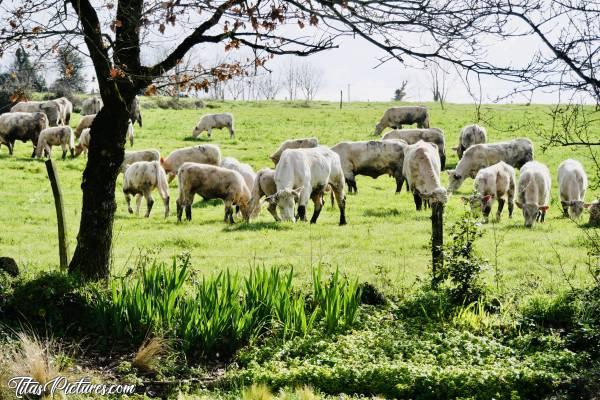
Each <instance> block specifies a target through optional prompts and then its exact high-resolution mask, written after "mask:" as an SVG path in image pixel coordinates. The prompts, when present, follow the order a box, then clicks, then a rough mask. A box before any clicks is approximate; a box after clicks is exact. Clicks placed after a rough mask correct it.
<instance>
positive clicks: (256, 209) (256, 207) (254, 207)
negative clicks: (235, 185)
mask: <svg viewBox="0 0 600 400" xmlns="http://www.w3.org/2000/svg"><path fill="white" fill-rule="evenodd" d="M263 173H264V170H262V169H261V170H260V171H258V173H257V174H256V178H254V185H253V187H252V192H251V193H250V201H249V202H248V214H249V215H250V218H256V217H257V216H258V214H259V213H260V206H261V204H260V198H261V197H262V195H263V194H264V193H263V192H262V190H261V188H260V178H261V177H262V174H263Z"/></svg>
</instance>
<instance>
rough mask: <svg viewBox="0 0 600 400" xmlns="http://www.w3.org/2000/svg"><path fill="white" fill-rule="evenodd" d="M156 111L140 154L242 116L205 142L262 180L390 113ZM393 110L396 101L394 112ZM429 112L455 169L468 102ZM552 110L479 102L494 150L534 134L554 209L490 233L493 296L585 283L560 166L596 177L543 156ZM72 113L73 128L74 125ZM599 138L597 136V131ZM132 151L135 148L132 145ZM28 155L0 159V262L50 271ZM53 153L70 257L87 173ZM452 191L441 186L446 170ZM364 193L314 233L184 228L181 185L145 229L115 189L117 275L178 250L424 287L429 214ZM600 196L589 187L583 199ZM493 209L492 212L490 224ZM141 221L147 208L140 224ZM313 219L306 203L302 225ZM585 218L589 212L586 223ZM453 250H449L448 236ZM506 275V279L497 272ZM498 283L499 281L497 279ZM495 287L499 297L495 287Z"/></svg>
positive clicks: (47, 219) (50, 220)
mask: <svg viewBox="0 0 600 400" xmlns="http://www.w3.org/2000/svg"><path fill="white" fill-rule="evenodd" d="M146 103H153V101H152V99H143V100H142V105H143V109H142V112H143V118H144V127H143V128H139V127H138V126H137V125H136V126H135V146H134V147H133V149H137V150H141V149H148V148H156V149H158V150H160V152H161V155H163V156H166V155H168V154H169V153H170V152H171V151H172V150H174V149H176V148H180V147H186V146H191V145H194V144H199V143H205V142H207V141H208V139H207V138H206V134H205V133H204V134H203V135H202V136H201V138H200V139H198V140H194V139H192V138H191V133H192V129H193V127H194V125H195V123H196V121H197V120H198V119H199V117H200V116H201V115H202V114H204V113H209V112H231V113H233V114H234V116H235V119H236V120H235V123H236V138H235V139H234V140H230V139H229V134H228V132H227V130H216V131H213V136H212V139H211V140H210V142H211V143H213V144H217V145H219V146H220V148H221V151H222V154H223V156H224V157H225V156H232V157H236V158H237V159H239V160H240V161H241V162H245V163H249V164H250V165H252V167H254V169H255V171H258V170H259V169H260V168H263V167H271V168H272V167H273V165H272V162H271V161H270V160H269V158H268V155H269V154H271V153H272V152H273V151H274V150H275V149H276V148H277V147H278V145H279V144H280V143H281V142H282V141H284V140H286V139H289V138H299V137H309V136H317V137H318V138H319V140H320V142H321V144H325V145H334V144H336V143H338V142H340V141H344V140H370V139H373V136H371V134H372V132H373V129H374V126H375V124H376V123H377V121H378V120H379V118H380V117H381V115H382V114H383V112H384V111H385V110H386V109H387V108H388V107H390V106H392V105H393V104H392V103H346V104H344V106H343V109H342V110H339V108H338V104H336V103H321V102H315V103H311V104H310V105H305V104H303V103H289V102H213V103H210V105H211V106H212V107H214V108H211V109H207V108H205V109H201V110H191V109H185V110H164V109H160V108H147V107H144V104H146ZM395 104H397V103H394V105H395ZM427 106H428V107H429V108H430V115H431V126H432V127H440V128H442V129H443V130H444V132H445V134H446V153H447V156H448V161H447V168H453V167H454V165H455V164H456V162H457V157H456V154H455V153H454V152H453V151H452V149H451V148H452V147H453V146H455V145H456V144H457V143H458V134H459V132H460V129H461V128H462V127H463V126H464V125H466V124H468V123H473V122H474V121H475V119H474V118H475V109H474V106H472V105H454V104H449V105H447V106H446V109H445V110H442V109H441V108H440V107H439V105H438V104H432V103H430V104H427ZM548 110H549V106H544V105H531V106H525V105H484V106H482V117H483V118H484V120H485V121H487V122H482V124H483V125H484V126H486V128H487V129H488V136H489V141H491V142H493V141H500V140H504V139H510V138H515V137H528V138H530V139H531V140H532V141H533V142H534V144H535V158H536V159H537V160H539V161H541V162H543V163H545V164H547V165H548V167H549V168H550V171H551V173H552V175H553V176H552V178H553V191H552V206H551V208H550V210H549V214H548V215H547V218H546V223H545V224H541V225H540V224H538V225H536V226H535V227H534V228H533V229H526V228H524V227H523V217H522V215H521V212H520V209H518V208H517V207H515V213H514V217H513V219H512V220H509V219H508V214H507V210H506V208H505V210H504V214H503V219H502V221H501V222H500V223H497V224H494V223H490V224H488V225H487V226H485V229H484V231H485V234H484V236H483V238H482V239H481V240H480V241H479V242H478V251H479V253H480V254H481V255H482V256H483V257H484V258H486V259H488V260H489V261H490V264H491V265H492V268H490V269H489V270H488V271H486V283H487V284H489V286H492V287H498V288H500V289H501V290H504V289H511V290H512V289H516V290H532V289H533V290H543V291H554V290H556V289H557V288H558V287H561V286H565V285H567V284H568V283H567V280H569V281H570V282H571V284H573V285H575V286H580V285H581V284H583V283H584V282H585V281H586V280H587V279H589V278H588V275H587V273H586V260H587V254H586V250H585V248H584V247H583V244H582V236H583V233H582V232H583V231H582V229H584V228H581V227H579V226H577V224H576V223H574V222H573V221H571V220H569V219H566V218H563V217H562V216H561V215H562V213H561V208H560V202H559V200H558V193H557V191H556V169H557V167H558V165H559V163H560V162H561V161H562V160H564V159H566V158H576V159H578V160H580V161H581V162H582V163H583V164H584V166H586V167H589V165H590V164H589V161H588V160H587V159H586V156H585V154H586V153H585V152H584V151H581V150H579V151H576V150H573V149H569V148H550V149H548V150H547V151H545V152H543V151H542V149H541V145H542V144H543V143H544V142H543V139H541V138H540V137H539V136H538V132H539V130H541V129H548V128H549V127H550V124H551V119H550V117H549V116H548V115H547V112H548ZM78 120H79V115H78V114H74V117H73V118H72V121H71V125H72V126H73V127H74V126H76V123H77V121H78ZM597 129H598V130H600V127H597ZM127 149H128V150H129V149H130V147H129V145H127ZM30 154H31V144H30V143H27V144H23V143H21V142H18V143H17V144H16V146H15V155H14V156H12V157H10V156H9V155H8V152H7V150H6V147H3V148H2V149H0V171H2V172H1V176H2V178H1V179H0V196H1V198H2V200H3V211H4V212H3V213H2V214H3V215H2V233H0V254H1V255H5V256H11V257H14V258H15V259H16V260H17V262H18V263H19V265H21V266H23V267H24V268H25V271H28V272H37V271H41V270H54V269H57V268H58V267H57V265H58V250H57V236H56V215H55V209H54V204H53V199H52V194H51V188H50V184H49V182H48V179H47V175H46V170H45V166H44V164H43V162H42V161H40V160H32V159H31V158H29V156H30ZM59 155H60V151H54V157H55V159H56V164H57V166H58V173H59V178H60V181H61V186H62V190H63V195H64V199H65V210H66V215H67V228H68V235H69V243H70V250H71V252H72V251H73V249H74V248H75V243H76V235H77V231H78V224H79V216H80V211H81V210H80V209H81V190H80V187H79V186H80V181H81V172H82V171H83V169H84V166H85V158H84V157H83V156H82V157H79V158H77V159H69V158H67V159H66V160H64V161H63V160H60V158H59ZM442 180H443V183H444V185H446V184H447V175H446V173H445V172H443V173H442ZM357 184H358V189H359V193H358V195H349V196H348V197H347V219H348V225H347V226H344V227H340V226H338V225H337V222H338V216H339V214H338V210H337V208H336V209H332V208H330V202H329V198H327V205H326V207H325V208H324V210H323V212H322V213H321V216H320V218H319V221H318V223H317V224H316V225H310V224H308V223H306V224H305V223H297V224H295V225H294V224H291V223H276V222H274V221H273V219H272V217H271V215H270V214H269V213H268V212H267V211H266V209H265V207H263V210H262V213H261V215H260V216H259V217H258V218H257V219H255V220H252V221H251V222H250V223H249V224H244V223H240V222H237V223H236V224H235V225H233V226H230V225H227V224H225V223H223V222H222V221H223V212H224V210H223V205H222V202H221V201H202V200H201V199H200V198H199V197H196V203H195V204H194V207H193V219H192V221H191V222H190V223H188V222H184V223H177V221H176V216H175V215H174V214H175V213H174V210H175V200H176V198H177V195H178V191H177V184H176V181H173V182H172V184H171V187H170V194H171V210H172V212H171V216H170V217H169V218H168V219H166V220H164V219H163V216H162V214H163V206H162V202H161V201H159V200H160V199H159V197H158V194H157V193H156V192H155V195H154V198H155V200H156V202H155V205H154V209H153V211H152V214H151V216H150V218H149V219H145V218H143V217H138V216H135V215H129V214H128V213H127V207H126V203H125V199H124V196H123V194H122V192H121V187H122V175H121V176H120V177H119V178H118V184H117V188H118V189H117V193H116V197H117V204H118V210H117V214H116V220H115V225H114V245H113V269H112V272H113V274H115V275H122V274H123V273H124V272H125V271H126V270H127V269H128V268H130V267H131V266H132V265H133V262H134V260H135V259H136V258H137V257H138V255H139V254H140V252H141V253H143V254H148V252H150V253H151V254H153V255H155V256H156V257H157V258H159V259H161V260H168V259H170V258H171V257H172V256H173V255H177V254H179V253H181V252H189V253H190V254H191V260H192V264H193V265H194V267H195V269H196V270H197V271H198V272H199V273H201V274H213V273H215V272H217V271H220V270H224V269H230V270H232V271H239V272H241V273H242V274H243V273H244V272H245V271H247V270H248V269H249V267H251V266H255V265H264V266H267V267H268V266H273V265H280V266H293V267H294V271H295V273H296V274H297V275H298V278H299V280H298V281H300V282H303V281H306V280H308V279H309V277H310V271H311V266H314V265H317V264H320V265H322V267H323V268H324V269H325V270H327V269H334V268H336V267H339V269H340V271H342V272H344V273H346V274H348V275H350V276H356V277H358V279H359V280H360V281H365V280H366V281H371V282H378V281H380V280H381V279H382V277H385V278H386V279H389V280H391V282H392V283H393V287H394V288H395V289H399V288H409V287H411V286H413V285H414V284H415V282H416V280H417V278H426V274H427V270H428V266H429V264H430V249H429V240H430V231H431V223H430V211H429V210H426V211H422V212H417V211H415V209H414V204H413V199H412V195H411V194H409V193H407V192H405V191H404V190H403V192H402V193H401V194H399V195H397V194H395V193H394V190H395V183H394V180H393V178H391V177H387V176H382V177H380V178H378V179H377V180H373V179H371V178H369V177H364V176H359V177H358V180H357ZM472 184H473V181H472V180H471V179H467V180H466V181H465V183H464V184H463V186H462V187H461V189H460V191H459V193H456V194H455V195H454V196H453V197H451V198H450V200H449V202H448V204H447V207H446V214H445V224H446V228H447V227H448V226H449V225H450V224H452V223H453V222H455V221H456V220H458V219H459V218H460V216H461V215H462V214H463V212H464V211H465V210H466V207H465V206H464V205H463V203H462V201H461V199H460V195H466V194H469V193H470V192H471V190H472ZM595 195H597V193H594V192H593V191H592V190H589V191H588V193H587V196H586V201H591V200H593V199H594V198H595ZM495 207H496V205H494V210H493V213H495ZM144 211H145V202H143V204H142V209H141V214H142V215H143V212H144ZM311 213H312V204H311V203H309V210H308V216H309V217H310V215H311ZM586 220H587V215H585V214H584V219H583V220H582V221H580V222H584V221H586ZM446 240H448V239H446ZM498 273H499V274H498ZM498 277H499V281H498ZM496 284H498V286H497V285H496Z"/></svg>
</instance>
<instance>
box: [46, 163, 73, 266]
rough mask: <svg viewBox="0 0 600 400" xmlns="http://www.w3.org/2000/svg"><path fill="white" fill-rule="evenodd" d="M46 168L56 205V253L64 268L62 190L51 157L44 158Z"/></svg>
mask: <svg viewBox="0 0 600 400" xmlns="http://www.w3.org/2000/svg"><path fill="white" fill-rule="evenodd" d="M46 170H47V171H48V179H50V185H51V186H52V194H53V195H54V206H55V207H56V219H57V221H58V255H59V257H60V269H62V270H66V269H67V267H68V266H69V260H68V257H69V256H68V254H69V247H68V242H67V225H66V221H65V209H64V206H63V198H62V191H61V190H60V183H59V181H58V175H56V167H55V166H54V161H53V160H52V159H48V160H46Z"/></svg>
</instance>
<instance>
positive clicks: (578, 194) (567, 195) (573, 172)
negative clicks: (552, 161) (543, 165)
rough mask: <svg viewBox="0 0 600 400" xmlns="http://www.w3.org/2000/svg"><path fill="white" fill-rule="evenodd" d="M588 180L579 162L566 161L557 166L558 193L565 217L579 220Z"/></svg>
mask: <svg viewBox="0 0 600 400" xmlns="http://www.w3.org/2000/svg"><path fill="white" fill-rule="evenodd" d="M587 187H588V179H587V175H586V174H585V170H584V169H583V165H581V163H580V162H579V161H576V160H573V159H568V160H565V161H563V162H562V163H560V165H559V166H558V192H559V195H560V204H561V205H562V208H563V214H564V216H565V217H568V216H569V215H570V216H571V218H579V216H580V215H581V213H582V212H583V209H584V205H585V204H584V202H583V201H584V198H585V192H586V190H587Z"/></svg>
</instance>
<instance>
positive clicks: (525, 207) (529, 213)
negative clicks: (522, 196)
mask: <svg viewBox="0 0 600 400" xmlns="http://www.w3.org/2000/svg"><path fill="white" fill-rule="evenodd" d="M515 204H516V205H517V207H519V208H520V209H521V210H522V211H523V218H524V219H525V227H526V228H531V227H532V226H533V224H534V223H535V221H536V220H537V218H538V215H539V214H540V213H541V212H546V211H547V210H548V206H540V205H538V204H535V203H528V204H522V203H521V202H519V201H515Z"/></svg>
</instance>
